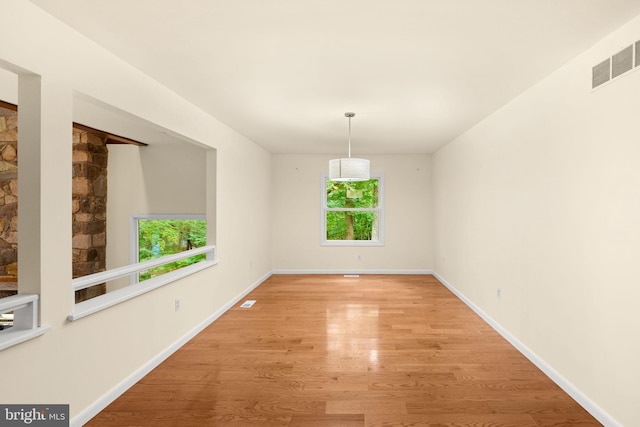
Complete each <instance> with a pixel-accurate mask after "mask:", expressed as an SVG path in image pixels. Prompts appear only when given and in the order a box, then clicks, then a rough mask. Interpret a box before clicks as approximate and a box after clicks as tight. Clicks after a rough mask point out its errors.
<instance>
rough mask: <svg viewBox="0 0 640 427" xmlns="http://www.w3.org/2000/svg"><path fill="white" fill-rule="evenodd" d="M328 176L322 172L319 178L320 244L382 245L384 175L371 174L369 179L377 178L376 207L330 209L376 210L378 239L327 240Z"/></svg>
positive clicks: (348, 245)
mask: <svg viewBox="0 0 640 427" xmlns="http://www.w3.org/2000/svg"><path fill="white" fill-rule="evenodd" d="M328 179H329V176H328V175H327V174H322V176H321V179H320V246H347V247H354V246H355V247H362V246H364V247H372V246H384V175H382V174H371V179H377V180H378V207H377V208H374V209H367V208H349V209H331V210H332V211H338V210H345V211H371V210H376V211H378V221H379V225H378V240H327V196H326V189H327V180H328Z"/></svg>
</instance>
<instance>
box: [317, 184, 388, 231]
mask: <svg viewBox="0 0 640 427" xmlns="http://www.w3.org/2000/svg"><path fill="white" fill-rule="evenodd" d="M378 184H379V183H378V180H377V179H370V180H368V181H358V182H337V181H331V180H327V182H326V203H327V211H326V231H327V240H377V239H378V235H377V234H378V212H377V208H378ZM352 209H358V210H352ZM360 209H366V210H360Z"/></svg>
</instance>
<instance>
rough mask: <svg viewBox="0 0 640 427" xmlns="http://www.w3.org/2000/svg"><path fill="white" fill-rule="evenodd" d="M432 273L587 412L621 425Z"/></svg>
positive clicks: (611, 425)
mask: <svg viewBox="0 0 640 427" xmlns="http://www.w3.org/2000/svg"><path fill="white" fill-rule="evenodd" d="M433 275H434V276H435V277H436V278H437V279H438V280H439V281H440V282H442V284H443V285H444V286H446V287H447V288H448V289H449V290H450V291H451V292H453V293H454V294H455V296H457V297H458V298H459V299H460V300H461V301H462V302H464V303H465V304H466V305H467V306H469V308H471V309H472V310H473V311H474V312H476V314H477V315H478V316H480V317H481V318H482V319H483V320H484V321H485V322H487V323H488V324H489V326H491V327H492V328H493V329H495V331H496V332H498V333H499V334H500V335H502V337H503V338H504V339H506V340H507V341H509V343H510V344H511V345H512V346H514V347H515V348H516V349H517V350H518V351H519V352H520V353H522V355H524V356H525V357H526V358H527V359H529V360H530V361H531V362H532V363H533V364H534V365H536V366H537V367H538V368H539V369H540V370H541V371H542V372H544V373H545V374H546V375H547V376H548V377H549V378H550V379H551V380H552V381H553V382H554V383H556V384H557V385H558V386H559V387H560V388H561V389H562V390H564V391H565V392H566V393H567V394H568V395H569V396H571V397H572V398H573V399H574V400H575V401H576V402H578V404H580V405H581V406H582V407H583V408H584V409H585V410H586V411H587V412H589V413H590V414H591V415H593V417H594V418H595V419H597V420H598V421H599V422H601V423H602V424H603V425H605V426H606V427H623V426H622V424H620V423H619V422H618V421H616V420H615V418H613V417H612V416H611V415H609V414H608V413H607V412H606V411H605V410H604V409H602V408H601V407H600V406H598V405H597V404H596V403H595V402H594V401H592V400H591V399H589V397H587V395H585V394H584V393H583V392H582V391H580V390H579V389H578V388H577V387H576V386H574V385H573V384H571V382H569V380H567V379H566V378H565V377H563V376H562V375H560V373H559V372H558V371H556V370H555V369H553V368H552V367H551V365H549V364H548V363H547V362H545V361H544V360H543V359H542V358H541V357H540V356H538V355H537V354H535V353H534V352H533V351H532V350H531V349H530V348H529V347H527V346H526V345H524V344H523V343H522V342H520V341H519V340H518V339H517V338H516V337H514V336H513V335H511V334H510V333H509V331H507V330H506V329H505V328H503V327H502V326H501V325H500V324H499V323H498V322H496V321H495V320H494V319H493V318H492V317H491V316H489V315H488V314H487V313H485V312H484V311H482V310H481V309H480V307H478V306H477V305H475V304H474V303H473V302H472V301H471V300H469V299H468V298H467V297H466V296H464V295H463V294H462V293H461V292H460V291H458V290H457V289H456V288H455V287H454V286H453V285H451V284H450V283H449V282H447V281H446V280H445V279H444V278H443V277H442V276H440V275H439V274H438V273H437V272H434V273H433Z"/></svg>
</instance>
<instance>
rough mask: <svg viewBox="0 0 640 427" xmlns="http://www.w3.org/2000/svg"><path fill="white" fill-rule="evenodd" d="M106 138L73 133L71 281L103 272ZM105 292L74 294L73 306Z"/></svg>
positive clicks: (100, 287)
mask: <svg viewBox="0 0 640 427" xmlns="http://www.w3.org/2000/svg"><path fill="white" fill-rule="evenodd" d="M107 161H108V150H107V137H106V136H104V135H100V134H95V133H92V132H88V131H85V130H78V129H74V130H73V191H72V193H73V197H72V203H73V205H72V213H73V245H72V246H73V248H72V250H73V277H74V278H76V277H81V276H86V275H88V274H91V273H97V272H100V271H105V269H106V253H107ZM105 292H106V284H101V285H96V286H93V287H91V288H88V289H84V290H82V291H78V292H76V302H80V301H84V300H86V299H89V298H93V297H95V296H98V295H102V294H104V293H105Z"/></svg>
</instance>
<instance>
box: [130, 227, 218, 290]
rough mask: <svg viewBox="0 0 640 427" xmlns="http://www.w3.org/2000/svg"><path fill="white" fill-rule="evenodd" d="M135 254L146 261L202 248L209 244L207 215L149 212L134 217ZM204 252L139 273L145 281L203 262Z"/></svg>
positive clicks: (139, 276) (133, 253) (139, 259)
mask: <svg viewBox="0 0 640 427" xmlns="http://www.w3.org/2000/svg"><path fill="white" fill-rule="evenodd" d="M132 221H133V227H132V231H133V235H132V238H133V240H135V242H134V245H133V246H134V250H133V251H132V255H133V256H134V257H135V259H134V260H132V261H133V262H135V263H137V262H143V261H148V260H150V259H155V258H161V257H163V256H166V255H171V254H175V253H178V252H183V251H187V250H189V249H195V248H200V247H203V246H206V244H207V221H206V220H205V219H204V215H146V216H136V217H133V218H132ZM205 258H206V255H205V254H200V255H195V256H192V257H190V258H186V259H183V260H180V261H176V262H173V263H170V264H165V265H162V266H159V267H154V268H152V269H149V270H147V271H144V272H142V273H140V274H139V275H138V281H139V282H142V281H144V280H147V279H151V278H152V277H157V276H160V275H162V274H165V273H168V272H170V271H173V270H177V269H179V268H182V267H186V266H188V265H191V264H195V263H197V262H200V261H203V260H204V259H205Z"/></svg>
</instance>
